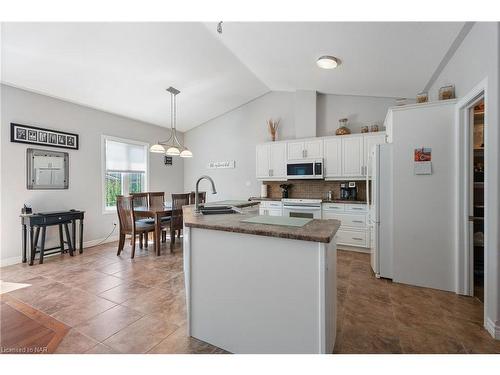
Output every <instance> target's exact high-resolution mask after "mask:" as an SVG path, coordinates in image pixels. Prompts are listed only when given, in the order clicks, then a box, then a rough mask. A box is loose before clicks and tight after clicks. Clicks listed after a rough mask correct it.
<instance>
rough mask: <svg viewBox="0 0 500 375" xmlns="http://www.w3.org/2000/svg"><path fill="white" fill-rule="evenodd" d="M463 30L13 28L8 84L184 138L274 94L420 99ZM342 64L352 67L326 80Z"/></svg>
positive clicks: (5, 46)
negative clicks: (322, 64) (330, 58)
mask: <svg viewBox="0 0 500 375" xmlns="http://www.w3.org/2000/svg"><path fill="white" fill-rule="evenodd" d="M462 26H463V23H336V22H330V23H303V22H299V23H260V22H259V23H257V22H255V23H229V22H225V23H224V24H223V28H224V31H223V34H222V35H220V34H218V33H217V32H216V31H215V29H216V24H202V23H171V22H169V23H4V24H3V29H2V82H5V83H7V84H11V85H14V86H18V87H22V88H26V89H28V90H32V91H36V92H40V93H44V94H47V95H51V96H55V97H58V98H62V99H65V100H69V101H73V102H76V103H80V104H83V105H87V106H90V107H94V108H98V109H102V110H105V111H108V112H112V113H117V114H120V115H123V116H127V117H131V118H135V119H139V120H142V121H146V122H150V123H153V124H157V125H161V126H169V118H170V107H169V105H170V101H169V96H168V95H167V93H166V92H165V88H167V87H168V86H174V87H176V88H178V89H179V90H181V94H180V95H179V96H178V98H177V103H178V111H177V113H178V128H179V130H182V131H185V130H188V129H191V128H193V127H195V126H197V125H199V124H201V123H203V122H205V121H208V120H209V119H212V118H214V117H216V116H218V115H221V114H223V113H225V112H227V111H229V110H231V109H233V108H236V107H238V106H240V105H242V104H244V103H246V102H248V101H250V100H252V99H254V98H256V97H258V96H260V95H262V94H264V93H266V92H267V91H269V90H296V89H311V90H317V91H319V92H324V93H334V94H349V95H373V96H388V97H400V96H402V97H414V96H415V94H416V93H417V92H419V91H420V90H421V89H422V88H423V87H424V86H425V84H426V83H427V81H428V80H429V78H430V77H431V75H432V73H433V72H434V70H435V69H436V67H437V66H438V65H439V63H440V61H441V59H442V58H443V56H444V55H445V54H446V52H447V50H448V48H449V47H450V45H451V44H452V42H453V40H454V39H455V37H456V36H457V34H458V32H459V31H460V29H461V27H462ZM323 54H332V55H334V56H337V57H339V58H340V59H341V60H342V65H341V66H340V67H339V68H337V69H335V70H331V71H327V70H321V69H318V68H317V67H316V65H315V60H316V58H317V57H318V56H320V55H323Z"/></svg>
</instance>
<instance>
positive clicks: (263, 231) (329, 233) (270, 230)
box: [182, 205, 340, 243]
mask: <svg viewBox="0 0 500 375" xmlns="http://www.w3.org/2000/svg"><path fill="white" fill-rule="evenodd" d="M182 210H183V216H184V225H185V226H187V227H191V228H202V229H212V230H220V231H224V232H235V233H246V234H254V235H257V236H267V237H279V238H288V239H292V240H301V241H312V242H323V243H329V242H331V241H332V239H333V237H334V236H335V234H336V233H337V230H338V229H339V227H340V221H338V220H319V219H313V220H311V221H310V222H309V223H307V224H306V225H304V226H303V227H291V226H282V225H268V224H253V223H242V222H241V220H242V219H248V218H251V217H254V216H257V215H258V213H257V212H256V210H255V209H253V210H249V209H244V210H243V213H242V214H222V215H200V216H195V215H194V214H193V210H194V206H192V205H191V206H184V207H183V208H182Z"/></svg>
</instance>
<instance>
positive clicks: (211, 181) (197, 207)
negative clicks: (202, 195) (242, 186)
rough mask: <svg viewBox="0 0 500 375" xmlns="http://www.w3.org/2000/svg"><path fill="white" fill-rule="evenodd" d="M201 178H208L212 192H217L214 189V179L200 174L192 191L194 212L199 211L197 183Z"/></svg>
mask: <svg viewBox="0 0 500 375" xmlns="http://www.w3.org/2000/svg"><path fill="white" fill-rule="evenodd" d="M201 180H208V181H210V183H211V184H212V194H217V190H215V184H214V180H212V178H211V177H210V176H201V177H200V178H199V179H198V181H196V189H195V193H194V212H195V213H200V199H199V197H198V185H199V184H200V181H201Z"/></svg>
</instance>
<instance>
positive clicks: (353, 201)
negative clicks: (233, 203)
mask: <svg viewBox="0 0 500 375" xmlns="http://www.w3.org/2000/svg"><path fill="white" fill-rule="evenodd" d="M314 199H320V198H314ZM248 200H249V201H257V202H258V201H276V202H280V201H281V198H259V197H250V198H248ZM321 201H322V202H323V203H345V204H366V201H361V200H347V199H331V200H328V199H321Z"/></svg>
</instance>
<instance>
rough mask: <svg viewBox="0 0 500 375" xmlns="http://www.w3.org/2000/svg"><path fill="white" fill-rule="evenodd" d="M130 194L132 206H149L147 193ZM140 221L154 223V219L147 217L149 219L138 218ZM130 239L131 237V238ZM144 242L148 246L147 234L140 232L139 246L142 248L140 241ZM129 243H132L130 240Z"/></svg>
mask: <svg viewBox="0 0 500 375" xmlns="http://www.w3.org/2000/svg"><path fill="white" fill-rule="evenodd" d="M130 196H132V197H133V200H134V207H149V193H130ZM138 221H140V222H143V223H145V224H154V219H153V218H149V219H140V220H138ZM131 241H132V239H131ZM143 241H144V242H145V245H146V247H148V236H147V235H143V234H140V235H139V248H141V249H142V242H143ZM130 245H132V242H130Z"/></svg>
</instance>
